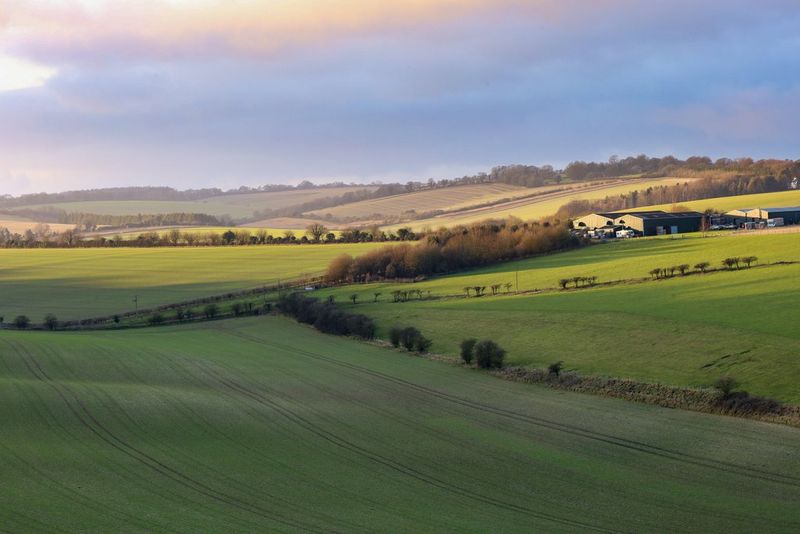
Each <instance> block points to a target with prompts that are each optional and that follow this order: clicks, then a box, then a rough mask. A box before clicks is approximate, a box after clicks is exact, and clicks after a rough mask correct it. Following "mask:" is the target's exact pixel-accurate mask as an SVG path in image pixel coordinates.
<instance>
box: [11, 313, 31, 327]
mask: <svg viewBox="0 0 800 534" xmlns="http://www.w3.org/2000/svg"><path fill="white" fill-rule="evenodd" d="M29 324H31V320H30V319H28V316H27V315H17V316H16V317H14V326H16V327H17V328H28V325H29Z"/></svg>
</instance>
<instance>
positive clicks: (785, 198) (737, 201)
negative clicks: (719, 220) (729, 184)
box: [630, 190, 800, 212]
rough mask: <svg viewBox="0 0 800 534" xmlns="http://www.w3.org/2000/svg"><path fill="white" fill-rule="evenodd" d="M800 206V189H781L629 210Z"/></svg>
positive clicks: (722, 210) (702, 209)
mask: <svg viewBox="0 0 800 534" xmlns="http://www.w3.org/2000/svg"><path fill="white" fill-rule="evenodd" d="M792 206H800V190H796V191H781V192H778V193H758V194H753V195H737V196H732V197H715V198H706V199H703V200H691V201H688V202H681V203H680V204H679V205H673V204H659V205H655V206H640V207H637V208H634V209H632V210H630V211H648V210H663V211H671V210H673V209H675V208H680V209H683V208H684V207H685V208H688V209H690V210H694V211H700V212H703V211H706V210H709V209H710V210H713V211H715V212H726V211H731V210H735V209H740V208H773V207H792Z"/></svg>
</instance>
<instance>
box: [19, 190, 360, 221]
mask: <svg viewBox="0 0 800 534" xmlns="http://www.w3.org/2000/svg"><path fill="white" fill-rule="evenodd" d="M363 189H368V190H372V189H375V188H374V187H370V186H358V187H334V188H319V189H301V190H291V191H279V192H274V193H246V194H240V195H223V196H217V197H211V198H207V199H203V200H196V201H158V200H146V201H143V200H104V201H86V202H59V203H55V204H37V205H34V206H24V209H40V208H44V207H53V208H57V209H61V210H64V211H68V212H82V213H97V214H101V215H138V214H140V213H142V214H157V213H206V214H208V215H214V216H218V217H219V216H222V215H230V216H231V217H234V218H242V217H250V216H252V215H253V212H255V211H257V210H263V209H276V208H288V207H291V206H297V205H300V204H303V203H305V202H311V201H314V200H319V199H322V198H326V197H337V196H341V195H343V194H345V193H348V192H351V191H358V190H363ZM20 209H23V208H20Z"/></svg>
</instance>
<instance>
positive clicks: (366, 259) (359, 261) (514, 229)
mask: <svg viewBox="0 0 800 534" xmlns="http://www.w3.org/2000/svg"><path fill="white" fill-rule="evenodd" d="M584 243H585V241H584V240H583V239H582V238H580V237H578V236H575V235H573V234H572V233H571V232H570V231H569V229H568V228H567V227H566V225H564V224H560V223H556V224H551V223H549V222H530V223H528V222H526V223H522V222H516V221H514V220H507V221H499V222H485V223H479V224H474V225H470V226H457V227H454V228H442V229H440V230H438V231H436V232H433V233H430V234H428V235H427V236H425V239H424V240H422V242H421V243H418V244H416V245H396V246H391V247H382V248H379V249H376V250H372V251H369V252H367V253H365V254H362V255H361V256H358V257H357V258H353V257H352V256H350V255H349V254H342V255H341V256H338V257H336V258H334V259H333V261H331V263H330V264H329V265H328V269H327V271H326V279H327V280H328V281H330V282H369V281H371V280H376V279H398V278H401V279H402V278H405V279H408V278H416V277H420V276H427V275H433V274H441V273H447V272H453V271H458V270H461V269H466V268H470V267H477V266H480V265H486V264H490V263H496V262H500V261H507V260H512V259H516V258H523V257H526V256H531V255H534V254H542V253H547V252H553V251H556V250H564V249H568V248H572V247H576V246H579V245H582V244H584Z"/></svg>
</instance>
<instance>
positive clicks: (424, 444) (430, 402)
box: [0, 318, 800, 532]
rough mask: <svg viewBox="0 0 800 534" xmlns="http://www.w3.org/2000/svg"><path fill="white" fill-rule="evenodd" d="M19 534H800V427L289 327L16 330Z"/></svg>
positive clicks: (6, 498) (12, 343)
mask: <svg viewBox="0 0 800 534" xmlns="http://www.w3.org/2000/svg"><path fill="white" fill-rule="evenodd" d="M0 362H2V366H0V402H1V403H2V406H3V410H2V411H0V425H2V428H3V431H2V433H0V480H2V485H1V486H0V487H1V488H2V489H0V494H2V498H0V524H2V529H3V530H7V531H11V532H34V531H36V532H47V531H69V532H75V531H92V532H110V531H114V532H122V531H126V532H133V531H148V532H162V531H164V532H167V531H169V532H200V531H203V532H209V531H216V532H221V531H225V532H256V531H300V530H313V531H347V532H361V531H371V532H375V531H393V532H398V531H408V532H434V531H437V532H441V531H457V532H486V531H493V532H501V531H502V532H531V531H535V532H574V531H584V530H602V531H635V532H656V531H657V532H664V531H688V530H692V531H703V532H730V531H739V532H746V531H756V530H757V531H759V532H792V531H797V530H798V528H800V455H798V454H797V450H800V431H798V430H797V429H793V428H789V427H781V426H775V425H769V424H764V423H756V422H751V421H746V420H738V419H733V418H725V417H718V416H710V415H704V414H696V413H690V412H683V411H678V410H668V409H662V408H657V407H652V406H647V405H640V404H634V403H627V402H624V401H618V400H613V399H604V398H598V397H592V396H586V395H579V394H572V393H565V392H557V391H553V390H548V389H545V388H538V387H535V386H525V385H522V384H515V383H509V382H505V381H500V380H497V379H495V378H492V377H489V376H487V375H485V374H483V373H479V372H476V371H471V370H466V369H459V368H456V367H451V366H448V365H446V364H442V363H437V362H431V361H428V360H424V359H419V358H412V357H408V356H405V355H403V354H400V353H396V352H393V351H388V350H385V349H380V348H376V347H371V346H369V345H365V344H359V343H355V342H352V341H348V340H343V339H339V338H332V337H326V336H322V335H320V334H317V333H315V332H313V331H311V330H309V329H308V328H304V327H301V326H298V325H297V324H295V323H293V322H291V321H289V320H285V319H280V318H261V319H256V318H254V319H241V320H234V321H218V322H214V323H204V324H202V325H194V326H185V327H175V328H173V327H165V328H153V329H147V330H134V331H116V332H91V333H90V332H87V333H63V332H59V333H53V334H48V333H44V332H10V331H0Z"/></svg>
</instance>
